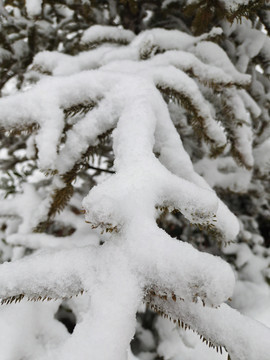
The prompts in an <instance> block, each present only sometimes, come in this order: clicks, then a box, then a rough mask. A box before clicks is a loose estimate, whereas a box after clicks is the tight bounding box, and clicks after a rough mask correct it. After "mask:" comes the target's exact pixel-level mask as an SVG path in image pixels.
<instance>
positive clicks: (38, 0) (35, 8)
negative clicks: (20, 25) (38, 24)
mask: <svg viewBox="0 0 270 360" xmlns="http://www.w3.org/2000/svg"><path fill="white" fill-rule="evenodd" d="M25 5H26V11H27V14H28V16H30V17H34V16H37V15H39V14H40V13H41V6H42V0H26V2H25Z"/></svg>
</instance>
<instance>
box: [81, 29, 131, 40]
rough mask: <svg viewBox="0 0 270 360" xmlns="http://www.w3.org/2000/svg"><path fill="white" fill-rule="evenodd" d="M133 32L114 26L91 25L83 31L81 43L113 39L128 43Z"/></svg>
mask: <svg viewBox="0 0 270 360" xmlns="http://www.w3.org/2000/svg"><path fill="white" fill-rule="evenodd" d="M134 36H135V35H134V33H133V32H132V31H130V30H124V29H121V28H118V27H115V26H102V25H93V26H91V27H90V28H89V29H88V30H86V31H85V32H84V33H83V36H82V39H81V41H82V43H83V44H87V43H96V42H100V41H104V40H105V41H115V42H120V43H121V42H124V43H125V44H128V43H130V42H131V41H132V40H133V38H134Z"/></svg>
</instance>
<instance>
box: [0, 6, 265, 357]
mask: <svg viewBox="0 0 270 360" xmlns="http://www.w3.org/2000/svg"><path fill="white" fill-rule="evenodd" d="M33 4H34V5H35V6H37V5H38V3H37V2H35V3H32V2H29V1H28V2H27V6H28V12H29V14H30V13H31V14H33V15H35V14H37V10H36V8H34V5H33ZM219 34H221V29H219V28H217V29H215V28H214V29H213V30H212V31H211V33H209V34H203V35H201V36H200V37H193V36H191V35H188V34H185V33H183V32H180V31H176V30H164V29H153V30H147V31H145V32H142V33H140V34H139V35H138V36H135V35H134V34H133V33H132V32H130V31H127V30H123V29H120V28H117V27H101V26H99V25H96V26H92V27H91V28H90V29H89V30H86V31H85V32H84V34H83V37H82V42H83V43H95V42H103V41H109V42H117V43H120V44H123V43H128V45H127V46H125V47H124V46H122V45H120V46H118V45H115V44H114V45H108V44H106V45H102V46H101V47H100V48H96V49H94V50H92V51H87V52H83V53H82V54H80V55H78V56H74V57H70V56H67V55H64V54H61V53H57V52H53V53H49V52H43V53H41V54H38V55H37V56H36V58H35V60H34V63H35V65H39V66H40V67H41V68H42V69H43V70H47V71H49V72H50V73H52V75H54V76H53V77H51V76H44V77H42V79H41V80H40V81H39V83H38V84H37V85H36V86H34V87H33V88H31V89H29V90H27V91H25V92H23V93H18V94H15V95H12V96H9V97H5V98H1V99H0V106H1V114H0V123H1V125H2V126H3V127H5V128H6V129H7V130H10V129H12V128H14V127H19V128H20V129H22V130H23V129H25V128H27V127H29V126H32V125H33V124H36V125H37V126H36V129H35V130H34V132H33V134H32V136H31V137H30V138H29V139H28V141H27V152H26V154H27V156H28V158H31V157H32V156H33V155H34V154H35V147H36V148H37V151H38V166H39V168H40V169H41V170H43V171H44V170H45V171H48V172H50V173H52V171H54V172H55V173H56V174H55V175H52V181H51V183H49V185H48V186H47V187H46V191H45V190H44V192H42V191H38V190H37V189H36V187H35V184H32V185H30V184H28V185H25V186H23V188H22V193H21V194H18V195H17V196H15V197H14V198H8V199H4V200H1V207H0V214H2V215H8V216H14V217H16V219H17V222H16V223H13V224H11V225H10V226H9V228H8V230H7V231H6V234H5V235H6V242H7V243H8V244H9V245H12V246H14V251H13V260H14V261H12V262H5V263H4V264H2V265H1V266H0V297H1V298H2V299H3V303H5V302H7V303H8V302H10V301H16V300H18V299H20V298H21V297H22V295H23V296H25V297H26V298H29V299H33V300H42V299H44V300H45V299H46V298H49V299H50V298H51V299H56V300H57V299H62V300H63V299H65V300H67V299H69V298H71V297H72V298H73V300H72V301H73V305H74V308H76V304H77V312H76V314H79V315H78V317H79V321H78V323H77V325H76V327H75V329H74V333H73V334H72V336H67V334H66V333H63V331H62V330H63V329H61V326H60V327H59V326H58V328H57V329H56V334H55V339H56V340H57V344H56V343H54V341H52V340H51V338H50V336H49V334H48V333H47V328H46V326H45V330H44V334H42V336H43V339H44V343H45V344H46V347H47V348H46V351H45V352H43V353H41V352H40V348H39V339H40V336H41V335H39V330H40V329H39V328H38V329H33V328H32V327H31V323H29V324H27V326H28V328H27V330H28V334H29V337H30V340H29V343H31V342H32V341H33V342H34V340H33V338H36V340H35V341H36V342H35V347H34V349H35V350H34V352H33V354H31V356H32V357H33V359H34V356H35V359H37V360H62V359H63V358H64V359H66V360H73V359H74V356H76V358H79V359H80V360H88V359H89V358H91V359H93V360H116V359H117V360H126V359H127V357H129V358H130V359H132V355H131V354H130V340H131V339H132V337H133V336H134V333H135V331H136V312H137V310H138V309H139V308H140V306H141V303H142V301H145V302H150V305H156V306H157V307H158V310H161V311H162V312H164V314H165V315H166V316H170V317H172V318H173V319H175V320H178V319H179V321H180V320H181V321H183V322H184V323H186V324H187V325H189V326H191V328H193V329H194V330H196V331H198V332H199V333H200V334H201V335H203V336H204V337H205V338H206V339H207V341H208V340H211V342H212V343H213V345H215V346H223V347H225V348H226V349H227V350H228V352H229V353H230V354H231V356H232V358H233V359H234V360H246V359H249V360H257V359H260V360H267V359H268V357H269V351H270V345H269V329H267V328H266V327H264V326H263V325H262V324H260V323H258V322H256V321H255V320H252V319H249V318H248V317H246V316H244V315H241V314H240V313H238V312H237V311H236V310H234V309H232V308H231V307H230V306H228V305H226V304H224V302H226V301H227V300H228V299H229V298H230V297H232V295H233V293H234V288H235V281H237V282H239V279H238V278H237V279H236V278H235V273H234V271H233V269H232V267H231V266H230V265H229V264H228V263H226V262H225V261H223V260H222V259H221V257H218V256H214V255H211V254H208V253H206V252H200V251H198V250H196V249H195V248H194V247H193V246H191V245H190V244H189V243H187V242H184V241H181V240H177V239H173V238H171V236H169V235H168V234H167V233H166V232H165V231H164V230H162V229H161V228H159V227H158V226H157V223H156V220H157V218H158V215H159V211H158V209H159V208H166V210H168V211H169V212H172V211H174V210H177V211H180V212H181V213H182V215H183V216H184V217H185V218H186V219H187V220H189V221H190V222H191V223H193V224H198V225H202V226H205V227H211V228H213V229H214V230H215V231H216V233H217V235H216V241H217V242H218V243H221V242H224V243H228V242H230V241H232V240H235V238H236V237H237V234H238V233H239V230H241V231H242V230H243V229H241V223H240V222H239V221H238V219H237V217H236V216H235V215H234V214H233V213H232V212H231V211H230V210H229V208H228V207H227V206H226V205H225V204H224V203H223V202H222V201H221V200H220V199H219V198H218V196H217V194H216V193H215V191H214V190H213V187H221V188H223V189H229V190H231V191H235V192H237V191H238V192H241V191H244V190H246V189H247V188H248V186H249V183H250V179H251V170H247V169H243V168H240V167H239V166H238V165H237V163H236V162H235V161H234V160H233V159H232V157H231V154H230V152H229V151H230V149H229V148H230V146H227V148H226V145H227V142H228V139H227V136H226V135H227V134H226V130H225V129H224V127H223V125H221V124H220V122H218V121H217V116H216V111H215V109H214V106H213V104H212V103H210V102H209V100H207V96H206V95H205V94H206V92H204V91H203V90H202V89H203V87H207V85H209V84H210V85H211V83H213V87H214V86H216V89H217V90H218V91H217V92H218V94H215V93H214V92H213V94H212V93H211V94H212V95H213V96H217V97H221V96H222V97H224V98H225V99H226V101H227V105H228V106H229V107H230V110H231V113H232V114H233V121H234V123H232V124H231V129H232V130H233V136H234V140H235V144H234V145H235V147H236V149H237V151H238V153H239V154H240V155H242V156H243V157H244V162H245V165H246V167H250V168H252V166H253V154H252V141H253V138H252V131H251V118H252V116H253V117H258V116H259V115H260V109H259V107H258V106H257V105H256V104H255V102H254V101H253V100H252V99H251V97H250V95H248V93H247V92H245V91H244V90H239V89H238V88H236V87H235V85H237V86H247V85H248V84H249V83H250V76H249V75H246V74H242V73H241V72H239V71H238V70H236V69H235V67H234V66H233V64H232V63H231V61H230V60H229V58H228V56H227V55H226V53H225V52H224V51H223V50H222V49H221V48H220V47H219V46H218V45H216V44H214V43H212V42H211V41H209V40H210V39H211V37H213V36H216V35H219ZM149 48H151V52H150V57H149V58H148V59H147V60H142V59H141V58H142V54H143V53H144V51H146V50H149ZM160 50H162V51H164V53H162V54H157V55H155V51H160ZM257 50H258V49H257ZM257 50H256V51H257ZM249 55H250V53H249ZM251 55H252V54H251ZM251 55H250V56H251ZM34 69H35V68H33V69H32V70H34ZM223 87H225V89H223ZM159 89H163V91H166V90H170V91H171V92H172V94H177V96H179V97H180V100H181V101H178V103H179V104H178V105H177V106H178V107H179V109H180V111H179V113H180V114H183V116H184V114H187V112H188V111H189V110H190V108H192V114H191V115H190V112H189V116H192V117H193V122H195V125H196V126H197V127H198V126H199V129H200V130H201V132H202V133H203V134H204V138H206V139H207V140H208V142H210V143H211V144H210V146H209V147H210V148H211V149H209V148H208V147H207V145H205V144H204V145H203V146H204V148H205V149H208V152H209V153H210V151H211V150H212V149H213V148H216V149H218V150H221V149H223V148H224V149H225V154H224V156H221V157H219V158H218V159H210V157H209V158H208V157H204V158H203V159H202V160H200V161H198V162H197V164H195V166H193V163H192V160H191V157H190V156H189V154H188V152H187V151H186V149H185V147H184V145H183V143H182V139H181V137H180V135H179V133H178V132H177V130H176V127H175V125H174V124H173V122H172V119H171V113H170V107H169V106H168V104H167V103H166V102H165V100H164V98H163V97H162V94H161V93H160V91H159ZM210 89H211V87H210ZM211 91H212V90H211ZM204 95H205V96H204ZM167 96H168V97H169V95H168V94H167ZM164 97H166V94H165V96H164ZM208 98H209V97H208ZM172 100H173V99H170V100H169V101H168V102H169V103H170V102H171V101H172ZM174 100H175V99H174ZM79 104H80V105H84V106H87V105H89V104H93V109H91V110H89V111H88V112H86V113H83V112H81V114H80V116H78V117H77V118H76V117H75V119H74V120H73V122H72V123H71V127H70V129H69V130H68V131H67V132H66V134H65V141H63V137H62V136H63V129H64V127H65V124H66V121H67V119H66V117H65V110H67V109H69V108H72V107H73V106H77V105H79ZM196 126H195V127H196ZM110 131H112V135H111V139H112V140H111V141H112V147H113V155H114V171H115V173H113V174H112V175H111V176H109V177H106V178H104V179H103V181H102V182H99V183H97V184H96V185H95V186H93V187H92V188H91V189H89V188H90V186H88V189H87V191H89V192H88V193H84V194H81V196H80V198H79V199H78V198H75V197H74V198H72V199H71V205H70V207H71V206H72V204H73V205H74V203H75V205H76V209H80V206H81V205H80V202H81V199H82V197H83V201H82V206H83V209H84V211H85V220H86V223H85V222H84V219H83V218H82V217H79V215H78V216H77V215H76V216H75V215H74V214H73V215H72V214H71V211H70V210H71V208H69V209H66V210H65V211H64V212H63V213H62V214H61V215H57V216H56V217H55V221H56V223H57V221H60V222H61V221H63V222H65V223H66V224H69V225H70V226H72V227H73V228H74V232H73V233H72V234H71V235H67V236H65V237H64V238H61V237H60V238H55V237H54V236H53V235H51V234H47V233H43V234H37V233H33V228H34V227H35V226H36V225H38V224H39V223H40V222H41V221H44V220H46V214H47V213H48V210H49V208H50V205H51V203H52V198H51V196H49V194H52V193H54V192H55V191H58V190H59V189H63V188H64V186H65V183H64V180H63V177H62V175H64V174H66V173H67V172H69V171H70V170H72V169H74V167H76V166H78V165H79V164H81V163H82V161H83V158H84V156H85V154H87V152H88V150H89V148H90V149H91V147H95V146H97V145H98V144H99V140H100V136H102V135H103V134H105V133H107V132H110ZM61 141H62V142H61ZM203 146H202V148H203ZM268 147H269V142H268V140H266V141H265V142H263V143H262V144H261V145H258V146H257V148H256V149H255V151H254V157H255V166H257V168H258V169H260V170H261V172H262V173H266V166H267V165H266V163H267V159H266V157H265V156H262V153H263V152H265V151H266V150H267V149H268ZM224 169H225V170H226V171H225V174H224ZM228 169H229V170H228ZM243 177H245V179H244V180H243ZM30 199H31V200H30ZM73 202H74V203H73ZM91 227H92V228H93V229H95V235H93V231H92V230H91ZM103 231H105V232H107V233H108V234H107V236H105V237H104V238H102V240H103V239H104V244H103V245H102V246H99V240H100V233H101V232H103ZM258 246H259V245H258ZM25 248H28V249H31V250H35V251H34V253H33V254H31V255H29V256H24V257H23V255H24V254H25V253H24V249H25ZM229 251H232V254H235V256H236V257H237V260H236V266H239V267H243V266H244V265H245V264H247V266H246V269H244V270H243V273H242V274H243V276H245V277H246V278H248V281H250V282H252V281H254V282H258V281H262V278H263V274H262V273H261V272H260V271H258V269H259V270H260V269H262V268H264V266H265V262H264V261H263V259H259V260H258V261H257V262H256V263H255V262H253V263H252V264H249V260H250V258H251V256H252V253H251V251H250V249H249V247H248V245H243V246H240V247H238V248H231V250H229ZM251 274H253V275H252V276H251ZM240 280H241V279H240ZM243 280H246V279H243ZM240 284H241V283H240ZM240 286H241V285H240ZM250 288H252V287H250ZM81 292H84V294H85V295H84V297H83V300H81V301H82V307H80V306H79V305H78V304H79V301H80V300H78V303H76V300H74V297H75V298H76V296H78V295H79V294H81ZM46 306H47V305H46ZM21 309H22V310H21V311H22V315H21V316H22V318H24V316H26V317H27V316H28V315H29V316H30V317H31V316H35V311H36V312H38V311H39V306H37V307H35V308H34V307H29V308H28V306H27V305H25V303H24V302H23V303H22V304H21ZM55 310H56V307H54V306H50V305H48V306H47V311H45V312H44V313H43V312H42V315H40V321H41V322H42V321H45V320H44V319H43V315H44V314H45V315H46V316H47V317H48V319H49V320H47V323H46V324H47V325H48V327H50V326H52V325H51V324H52V322H54V321H55V320H54V319H53V315H54V313H55ZM32 311H33V312H34V315H33V314H31V312H32ZM7 314H8V315H4V316H3V319H4V318H5V316H7V318H8V316H9V312H8V311H7ZM45 315H44V316H45ZM36 316H38V315H36ZM11 317H12V315H11ZM45 322H46V321H45ZM180 324H181V322H180ZM10 326H11V328H12V325H10ZM166 326H168V325H165V323H161V325H160V326H158V331H160V334H159V335H160V337H161V344H160V346H159V348H158V351H159V353H160V355H161V356H165V354H166V356H168V353H169V356H170V357H171V358H172V359H175V360H178V358H179V357H178V355H177V352H178V351H182V348H183V344H185V345H186V346H185V349H186V354H185V356H186V359H192V357H193V355H194V352H192V351H193V350H191V349H194V348H198V349H200V346H199V345H197V342H196V340H194V339H192V337H191V336H190V337H188V336H185V334H184V333H183V332H182V331H181V330H180V331H178V330H177V332H175V334H176V337H177V336H178V335H179V333H180V336H181V342H180V341H179V342H178V343H177V341H176V340H175V339H173V336H172V337H170V338H169V339H167V338H166V334H165V331H164V333H163V329H164V328H165V327H166ZM3 327H4V325H3ZM0 328H1V317H0ZM141 331H142V330H141ZM177 333H178V334H177ZM144 335H146V336H147V338H148V341H146V344H145V347H146V349H145V350H146V351H145V354H144V357H145V359H146V358H147V357H148V358H150V357H151V354H150V355H149V354H147V352H148V351H149V349H151V346H152V347H153V346H154V345H153V341H154V340H153V338H151V336H150V334H149V333H146V334H144ZM42 336H41V337H42ZM20 344H21V342H19V345H20ZM19 345H18V348H16V349H15V350H14V354H15V353H16V352H20V351H23V354H22V355H23V356H24V351H25V352H27V351H28V341H26V346H25V348H24V349H23V350H20V349H21V347H20V346H19ZM189 350H190V351H189ZM8 351H10V348H9V349H7V350H6V352H8ZM75 351H76V355H74V354H75ZM11 355H12V356H13V354H11ZM181 355H182V354H181ZM14 356H15V355H14ZM20 356H21V355H20ZM202 356H204V357H201V358H202V359H203V358H205V359H206V358H207V359H211V356H212V355H210V353H209V354H208V353H207V354H206V353H204V354H203V355H202ZM133 358H134V357H133ZM220 359H222V357H221V356H220Z"/></svg>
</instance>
